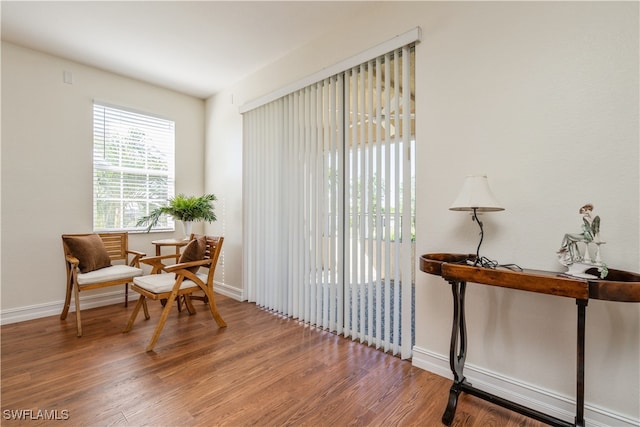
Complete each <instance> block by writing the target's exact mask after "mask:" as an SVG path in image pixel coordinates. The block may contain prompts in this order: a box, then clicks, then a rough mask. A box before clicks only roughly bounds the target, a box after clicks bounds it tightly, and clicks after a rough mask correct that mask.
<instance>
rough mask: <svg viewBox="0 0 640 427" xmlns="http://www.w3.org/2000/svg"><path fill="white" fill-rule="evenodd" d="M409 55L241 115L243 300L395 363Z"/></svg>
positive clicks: (407, 240) (407, 306) (403, 304)
mask: <svg viewBox="0 0 640 427" xmlns="http://www.w3.org/2000/svg"><path fill="white" fill-rule="evenodd" d="M413 57H414V55H413V48H412V46H405V47H403V48H400V49H396V50H394V51H391V52H389V53H387V54H385V55H383V56H380V57H377V58H375V59H373V60H371V61H367V62H365V63H363V64H360V65H358V66H356V67H353V68H350V69H349V70H346V71H345V72H342V73H339V74H336V75H334V76H331V77H328V78H326V79H323V80H322V81H319V82H317V83H315V84H312V85H310V86H307V87H305V88H303V89H300V90H297V91H295V92H293V93H290V94H289V95H286V96H284V97H282V98H279V99H277V100H275V101H272V102H270V103H268V104H266V105H263V106H260V107H257V108H254V109H252V110H250V111H247V112H245V113H244V115H243V126H244V132H243V134H244V150H243V151H244V158H243V162H244V165H243V166H244V167H243V170H244V179H243V183H244V184H243V186H244V188H243V192H244V197H243V200H244V230H245V232H244V242H243V259H244V262H243V282H244V289H245V290H246V291H247V296H248V299H249V300H250V301H253V302H256V303H257V304H258V305H260V306H262V307H264V308H266V309H270V310H273V311H275V312H277V313H280V314H282V315H285V316H290V317H293V318H296V319H299V320H301V321H304V322H307V323H309V324H311V325H314V326H317V327H319V328H322V329H324V330H329V331H332V332H336V333H338V334H342V335H344V336H345V337H351V338H352V339H353V340H358V341H360V342H363V343H366V344H368V345H371V346H375V347H376V348H381V349H383V350H384V351H388V352H391V353H393V354H400V355H401V356H402V357H403V358H407V357H410V356H411V347H412V344H413V322H412V318H413V285H414V273H413V267H412V266H413V263H412V258H413V254H412V246H413V224H414V217H415V215H414V212H413V206H414V204H413V203H412V200H413V187H414V183H413V176H414V173H413V172H414V171H413V167H412V159H413V158H414V156H413V155H412V151H413V149H414V129H415V126H414V119H415V117H414V113H413V111H414V103H415V99H414V97H415V91H414V89H413V88H414V83H413V82H414V77H413V70H414V67H413V62H414V61H413Z"/></svg>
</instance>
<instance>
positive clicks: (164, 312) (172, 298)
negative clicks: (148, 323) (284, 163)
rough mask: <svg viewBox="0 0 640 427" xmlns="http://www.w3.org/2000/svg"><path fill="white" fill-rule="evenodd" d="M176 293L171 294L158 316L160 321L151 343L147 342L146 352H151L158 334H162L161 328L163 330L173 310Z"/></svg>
mask: <svg viewBox="0 0 640 427" xmlns="http://www.w3.org/2000/svg"><path fill="white" fill-rule="evenodd" d="M176 294H177V292H172V293H171V295H170V296H169V299H168V300H167V304H166V305H165V306H164V309H162V314H161V315H160V320H158V325H156V329H155V330H154V331H153V335H152V336H151V341H149V345H147V349H146V350H147V351H151V350H153V347H155V345H156V342H158V338H159V337H160V333H161V332H162V328H164V323H165V322H166V321H167V318H168V317H169V313H170V312H171V309H172V308H173V302H174V301H175V300H176Z"/></svg>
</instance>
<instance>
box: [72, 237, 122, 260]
mask: <svg viewBox="0 0 640 427" xmlns="http://www.w3.org/2000/svg"><path fill="white" fill-rule="evenodd" d="M90 234H93V233H80V234H63V235H62V246H63V248H64V254H65V255H72V254H71V253H70V252H69V248H68V247H67V245H66V244H65V243H64V238H65V237H68V236H88V235H90ZM96 234H98V236H100V238H101V239H102V243H104V247H105V248H106V249H107V253H108V254H109V258H111V260H112V261H117V260H127V250H128V249H129V233H128V232H126V231H125V232H118V233H96Z"/></svg>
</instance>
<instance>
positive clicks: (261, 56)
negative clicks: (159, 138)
mask: <svg viewBox="0 0 640 427" xmlns="http://www.w3.org/2000/svg"><path fill="white" fill-rule="evenodd" d="M367 3H368V2H366V1H354V2H351V1H282V2H275V1H274V2H272V1H5V0H2V1H1V3H0V7H1V16H2V40H4V41H8V42H11V43H14V44H17V45H21V46H24V47H28V48H31V49H35V50H38V51H41V52H45V53H49V54H52V55H56V56H59V57H62V58H66V59H70V60H73V61H76V62H80V63H84V64H87V65H91V66H93V67H97V68H100V69H104V70H107V71H110V72H113V73H117V74H121V75H124V76H127V77H131V78H135V79H139V80H144V81H147V82H150V83H153V84H156V85H159V86H162V87H166V88H169V89H172V90H176V91H179V92H182V93H186V94H189V95H192V96H196V97H198V98H207V97H209V96H211V95H213V94H215V93H217V92H218V91H220V90H222V89H223V88H225V87H227V86H229V85H231V84H233V83H235V82H236V81H238V80H240V79H242V78H243V77H245V76H247V75H249V74H252V73H254V72H256V71H258V70H259V69H261V68H263V67H264V66H266V65H268V64H269V63H271V62H273V61H275V60H277V59H278V58H280V57H282V56H284V55H286V54H287V53H289V52H291V51H293V50H296V49H298V48H300V47H302V46H304V45H306V44H307V43H309V42H311V41H313V40H315V39H317V38H319V37H321V36H322V34H323V33H326V32H327V31H330V30H331V27H330V26H328V25H327V24H328V23H331V24H332V25H337V24H339V23H340V22H341V21H344V20H346V19H349V18H350V17H352V16H353V15H354V14H356V13H358V12H361V11H363V10H365V8H370V7H371V3H369V4H367Z"/></svg>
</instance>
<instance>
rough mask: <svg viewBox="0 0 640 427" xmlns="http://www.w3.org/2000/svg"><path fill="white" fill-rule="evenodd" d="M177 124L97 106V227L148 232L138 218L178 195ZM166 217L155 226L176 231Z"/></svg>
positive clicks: (95, 140) (94, 227)
mask: <svg viewBox="0 0 640 427" xmlns="http://www.w3.org/2000/svg"><path fill="white" fill-rule="evenodd" d="M174 146H175V124H174V122H173V121H171V120H166V119H162V118H158V117H155V116H152V115H147V114H142V113H138V112H134V111H131V110H126V109H122V108H117V107H112V106H109V105H105V104H100V103H94V105H93V229H94V231H113V230H128V231H134V230H143V229H144V227H136V222H137V221H138V219H139V218H141V217H142V216H145V215H147V214H148V213H149V211H150V210H152V209H154V208H155V207H157V206H160V205H165V204H166V202H167V200H168V199H169V198H171V197H173V195H174V150H175V148H174ZM173 228H174V224H173V220H172V219H171V218H168V217H163V218H161V221H160V223H159V224H158V226H157V227H156V228H154V230H158V229H160V230H173Z"/></svg>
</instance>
